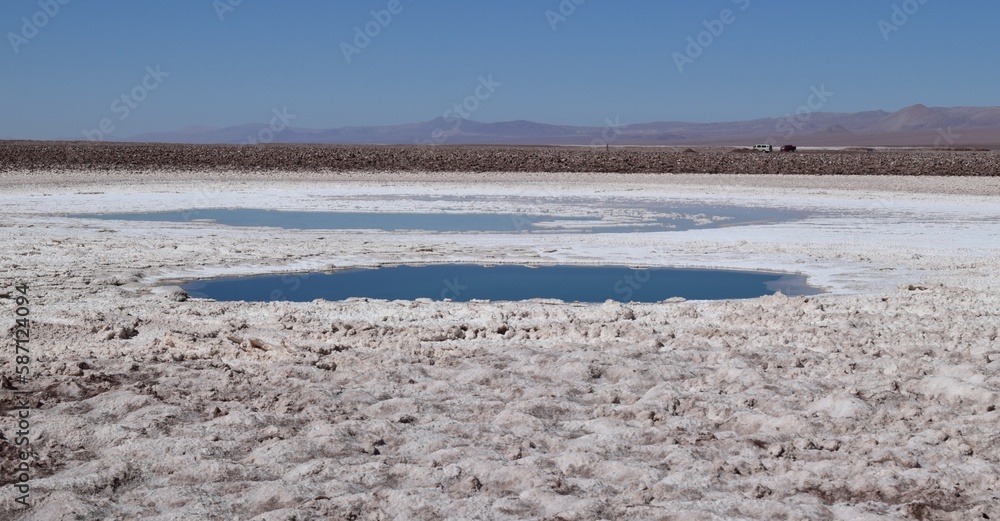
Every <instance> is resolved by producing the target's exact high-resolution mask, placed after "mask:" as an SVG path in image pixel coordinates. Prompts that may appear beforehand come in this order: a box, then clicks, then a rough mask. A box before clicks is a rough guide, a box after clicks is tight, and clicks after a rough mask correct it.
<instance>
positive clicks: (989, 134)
mask: <svg viewBox="0 0 1000 521" xmlns="http://www.w3.org/2000/svg"><path fill="white" fill-rule="evenodd" d="M117 141H133V142H155V143H192V144H240V143H244V144H258V143H263V144H266V143H300V144H305V143H312V144H455V145H460V144H523V145H543V144H548V145H593V146H605V145H671V144H675V145H690V144H747V143H756V142H771V143H774V144H778V143H785V142H789V143H793V142H794V143H802V144H823V143H828V144H858V145H861V144H871V145H875V144H896V145H900V144H912V145H927V144H935V145H939V146H940V145H942V144H947V145H958V144H966V143H973V142H975V143H983V142H1000V107H927V106H925V105H922V104H915V105H910V106H908V107H904V108H902V109H900V110H898V111H895V112H887V111H884V110H872V111H863V112H852V113H835V112H812V113H807V114H802V115H789V116H785V117H781V118H758V119H752V120H746V121H731V122H718V123H695V122H682V121H655V122H648V123H634V124H618V123H617V122H616V121H614V120H612V119H611V118H609V119H608V121H607V122H606V125H605V126H603V127H598V126H573V125H554V124H548V123H539V122H535V121H530V120H524V119H519V120H512V121H500V122H493V123H485V122H479V121H475V120H468V119H458V118H443V117H438V118H434V119H431V120H428V121H422V122H415V123H404V124H400V125H381V126H374V125H369V126H346V127H335V128H327V129H308V128H301V127H291V126H289V127H286V128H275V127H273V126H271V125H269V124H265V123H247V124H243V125H235V126H229V127H216V126H205V125H189V126H187V127H185V128H183V129H180V130H177V131H168V132H151V133H144V134H138V135H135V136H131V137H129V138H126V139H120V140H117ZM840 142H843V143H840Z"/></svg>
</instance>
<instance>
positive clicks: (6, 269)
mask: <svg viewBox="0 0 1000 521" xmlns="http://www.w3.org/2000/svg"><path fill="white" fill-rule="evenodd" d="M0 185H2V186H3V188H4V190H3V193H4V195H2V196H0V205H2V208H3V215H2V219H3V220H2V227H0V237H2V239H3V244H4V245H5V249H4V250H3V251H2V252H0V269H2V272H0V277H2V278H0V280H2V281H3V286H4V289H0V294H2V293H4V292H5V291H7V290H6V288H10V287H13V285H14V284H15V282H17V281H24V282H27V283H28V284H29V285H30V291H31V294H32V298H33V307H32V320H33V326H32V327H33V329H32V334H33V340H32V341H33V342H35V343H34V349H35V353H34V356H35V358H34V360H33V362H32V364H33V366H32V370H33V371H34V372H35V374H36V378H35V380H34V381H33V382H32V384H31V386H32V388H34V389H37V390H38V392H37V393H36V394H35V395H34V399H35V400H36V402H37V403H35V407H36V409H35V410H34V412H33V414H34V416H33V422H34V423H33V435H34V436H36V437H35V440H36V445H35V449H36V450H37V451H38V453H39V460H38V461H37V462H36V465H37V469H36V471H35V475H34V478H33V481H32V487H33V494H36V496H35V501H36V507H35V508H34V509H33V510H31V511H29V512H27V513H20V514H19V513H16V512H15V511H16V510H17V508H19V506H18V505H17V504H16V503H14V496H13V495H12V494H7V495H4V496H3V497H2V498H0V509H3V511H4V512H6V515H7V516H8V517H18V518H23V519H62V518H65V519H70V518H74V516H79V517H83V518H108V519H131V518H135V517H143V518H153V519H157V518H158V519H178V518H199V519H231V518H233V517H234V516H235V517H237V518H241V519H248V518H254V517H255V516H257V518H259V519H314V518H315V519H321V518H332V519H352V518H353V519H444V518H452V519H912V518H926V519H956V520H957V519H963V520H964V519H985V518H986V517H984V515H985V516H989V517H990V518H994V519H995V518H996V516H1000V508H998V505H1000V490H998V486H1000V478H998V476H1000V448H998V443H997V442H998V441H1000V434H998V432H1000V431H998V429H997V426H998V425H1000V413H998V412H997V411H996V404H997V401H998V396H1000V393H998V391H1000V342H998V341H997V329H998V326H1000V319H998V312H997V309H998V306H997V305H998V300H1000V299H998V296H997V289H998V288H997V286H998V283H997V273H998V269H1000V260H998V259H1000V210H998V208H1000V205H998V202H1000V189H998V182H997V181H996V180H995V179H993V178H934V177H919V178H887V177H864V176H851V177H843V178H842V177H836V176H830V177H807V176H801V177H800V176H783V177H781V178H774V177H761V176H698V175H676V176H672V175H635V174H633V175H616V174H580V175H566V174H529V173H517V174H458V173H450V174H414V173H407V174H392V173H364V172H358V173H353V174H337V175H322V174H307V173H301V172H296V173H291V172H290V173H284V174H282V173H268V174H246V173H231V174H227V173H225V172H213V173H211V174H209V173H205V174H203V175H198V174H197V173H187V174H184V175H180V176H177V175H173V174H169V173H166V172H156V171H148V172H136V173H134V174H133V175H123V174H121V173H115V174H110V173H102V172H99V171H94V172H66V173H59V172H52V173H49V174H40V173H38V172H32V173H24V174H19V173H17V172H13V173H12V172H7V173H5V174H4V176H3V177H2V179H0ZM435 196H448V197H451V198H452V199H449V200H441V199H435ZM457 196H468V197H473V196H474V197H477V198H479V199H477V200H476V202H475V204H474V205H473V204H472V203H464V202H463V201H461V200H455V199H454V197H457ZM537 196H545V197H549V198H576V199H574V200H577V199H580V200H583V201H584V203H585V202H586V201H587V200H590V201H597V200H602V199H603V200H615V201H618V202H620V203H623V205H624V206H627V203H628V201H630V200H638V199H642V198H645V199H649V198H652V199H665V200H666V199H669V200H673V201H698V202H706V203H714V204H735V205H741V206H760V207H771V208H792V209H799V210H807V211H809V212H810V214H811V215H810V217H808V218H806V219H803V220H800V221H793V222H784V223H777V224H764V225H758V226H741V227H731V228H719V229H707V230H694V231H685V232H663V233H644V234H589V235H588V234H560V235H548V234H546V235H536V234H518V235H473V234H434V233H394V232H380V233H368V232H360V233H359V232H356V231H342V232H331V231H328V230H281V229H274V228H230V227H222V226H218V225H215V224H212V223H136V222H116V221H85V220H75V219H69V218H66V217H62V216H60V214H64V213H83V212H107V211H116V212H125V211H163V210H183V209H189V208H192V207H233V206H241V207H252V208H270V209H288V210H325V211H385V210H387V209H391V210H392V211H400V212H402V211H469V210H473V211H480V212H488V211H497V212H504V213H507V212H517V211H524V212H527V211H539V212H541V213H543V214H550V215H565V216H571V215H585V214H587V208H586V205H585V204H583V205H581V206H579V207H575V208H570V207H566V206H563V205H556V204H546V203H545V202H544V201H541V202H539V201H538V200H537ZM484 200H488V202H487V203H484V202H483V201H484ZM473 206H474V207H473ZM402 262H420V263H429V262H442V263H444V262H477V263H501V262H505V263H532V264H556V263H561V264H563V263H579V264H596V263H605V264H626V265H664V266H684V267H723V268H741V269H760V270H784V271H794V272H801V273H803V274H806V275H808V276H809V277H810V282H811V283H812V284H814V285H818V286H821V287H823V288H824V289H825V290H826V291H827V293H826V294H824V295H821V296H818V297H808V298H806V297H797V298H787V297H784V296H781V295H777V296H771V297H764V298H760V299H752V300H733V301H717V302H707V301H705V302H698V301H689V302H677V301H671V302H666V303H660V304H634V305H623V304H617V303H607V304H597V305H589V304H566V303H560V302H556V301H530V302H510V303H504V302H498V303H490V302H472V303H453V302H430V301H416V302H409V301H405V302H404V301H396V302H385V301H374V300H364V299H358V300H351V301H345V302H325V301H315V302H308V303H288V302H266V303H250V304H234V303H218V302H211V301H203V300H197V299H187V298H185V296H184V295H183V294H182V293H180V292H179V291H178V290H177V289H175V288H171V287H169V286H166V287H165V286H162V284H164V283H170V282H171V281H176V280H189V279H191V278H199V277H211V276H220V275H236V274H251V273H285V272H308V271H311V270H326V269H331V268H334V267H338V268H340V267H349V266H373V265H381V264H393V263H402ZM307 283H308V279H303V278H301V277H290V278H289V279H288V283H287V286H286V287H283V288H281V289H282V291H295V288H296V287H297V286H296V285H297V284H307ZM8 307H9V308H10V309H13V307H12V306H8ZM11 319H13V315H11ZM7 336H8V337H9V338H7V339H5V342H6V343H7V344H9V345H8V348H7V351H8V352H13V339H12V335H7ZM3 364H4V365H3V371H4V373H5V374H9V373H11V372H12V367H13V361H12V357H10V356H8V357H3ZM4 412H5V414H4V415H3V417H2V419H0V431H3V432H4V433H8V438H10V437H11V436H10V434H9V433H10V432H11V431H12V428H13V427H14V425H15V422H16V418H15V413H14V412H12V411H10V406H9V404H8V405H6V406H5V410H4ZM2 444H8V446H9V442H4V441H0V445H2ZM8 448H9V447H5V448H4V450H2V451H0V454H3V455H5V456H4V457H5V458H10V457H11V456H10V451H9V450H8ZM10 461H12V460H10ZM5 464H6V463H5Z"/></svg>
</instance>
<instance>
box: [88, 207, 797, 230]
mask: <svg viewBox="0 0 1000 521" xmlns="http://www.w3.org/2000/svg"><path fill="white" fill-rule="evenodd" d="M622 209H623V207H621V206H619V207H616V208H604V209H602V208H599V207H592V208H589V210H588V214H589V215H590V216H587V217H567V216H554V215H543V214H529V213H507V214H505V213H441V212H435V213H387V212H322V211H284V210H262V209H255V208H206V209H195V210H183V211H172V212H152V213H108V214H71V215H68V217H72V218H77V219H102V220H120V221H138V222H142V221H147V222H177V223H182V222H211V223H216V224H221V225H226V226H260V227H274V228H283V229H296V230H380V231H428V232H440V233H470V232H471V233H635V232H664V231H684V230H693V229H707V228H719V227H724V226H745V225H751V224H767V223H775V222H786V221H790V220H794V219H801V218H803V217H804V216H805V215H806V214H805V212H800V211H793V210H786V209H774V208H743V207H732V206H730V207H707V206H657V205H647V206H635V207H629V208H627V211H624V212H623V210H622Z"/></svg>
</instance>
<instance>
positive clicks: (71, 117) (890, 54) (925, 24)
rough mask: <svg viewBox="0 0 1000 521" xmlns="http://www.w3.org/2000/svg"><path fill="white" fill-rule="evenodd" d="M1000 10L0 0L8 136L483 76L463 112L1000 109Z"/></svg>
mask: <svg viewBox="0 0 1000 521" xmlns="http://www.w3.org/2000/svg"><path fill="white" fill-rule="evenodd" d="M394 2H398V5H397V4H395V3H394ZM578 2H579V3H578ZM894 6H896V7H897V8H898V11H894ZM390 8H392V9H393V10H395V11H396V13H395V14H392V13H389V14H390V15H391V18H388V17H386V16H385V13H383V14H382V15H381V16H380V17H381V19H382V22H381V23H380V22H379V21H378V20H376V17H373V15H372V14H371V11H373V10H374V11H376V12H379V11H388V10H389V9H390ZM46 9H47V10H48V11H49V13H54V14H52V15H50V14H49V13H46V12H45V10H46ZM724 10H729V13H728V14H726V15H725V16H723V15H724ZM905 11H910V14H906V13H905ZM894 12H896V16H895V19H893V14H894ZM901 13H902V14H901ZM904 15H905V16H904ZM998 15H1000V3H998V2H996V1H995V0H965V1H963V2H961V3H960V4H959V3H957V2H945V1H944V0H923V2H921V1H920V0H906V1H902V0H840V1H838V2H820V1H808V0H780V1H779V0H703V1H694V0H690V1H669V0H659V1H656V0H633V1H629V0H618V1H612V0H583V1H581V0H370V1H369V0H358V1H346V0H343V1H338V0H284V1H277V0H271V1H267V0H242V1H240V0H169V1H168V0H159V1H154V0H100V1H84V0H41V1H39V0H3V2H2V3H0V30H2V32H3V34H4V41H3V43H2V44H0V70H2V71H3V74H2V76H0V99H2V100H3V101H2V104H3V110H2V111H0V137H3V138H30V139H45V138H82V131H83V130H87V129H95V128H98V127H99V126H100V123H101V121H102V120H107V121H108V122H110V123H112V125H113V131H112V132H111V133H110V134H111V135H113V136H114V137H117V138H121V137H126V136H129V135H132V134H136V133H140V132H148V131H158V130H174V129H177V128H180V127H183V126H186V125H215V126H226V125H236V124H242V123H248V122H266V121H267V120H268V119H269V118H270V117H272V116H273V110H274V109H284V108H287V111H288V113H290V114H292V115H294V120H293V121H292V124H293V125H295V126H300V127H310V128H327V127H337V126H347V125H383V124H396V123H406V122H414V121H423V120H428V119H431V118H434V117H436V116H440V115H442V114H443V113H444V112H445V111H446V110H447V109H448V108H449V107H452V106H453V105H454V104H455V103H460V102H462V101H463V100H465V99H466V98H467V97H468V96H472V95H475V93H476V88H477V86H478V85H479V84H480V78H481V77H482V78H490V77H491V76H492V79H493V82H494V83H495V84H499V85H495V88H494V89H492V92H489V93H488V96H483V98H485V99H482V100H481V101H480V102H479V103H478V107H477V108H476V110H475V111H474V112H472V113H471V114H470V116H471V118H472V119H475V120H480V121H507V120H513V119H530V120H534V121H541V122H546V123H563V124H573V125H593V126H601V125H603V124H604V121H605V119H606V118H615V117H617V118H618V119H619V121H620V122H621V123H623V124H627V123H640V122H649V121H728V120H740V119H751V118H755V117H769V116H775V117H780V116H784V115H786V114H788V113H791V112H793V111H794V110H795V109H796V108H797V107H799V106H800V105H802V104H804V103H805V102H806V101H807V99H808V97H809V95H810V94H811V88H812V87H821V86H823V87H825V89H826V91H828V92H832V93H833V95H832V96H830V97H829V99H828V100H827V101H826V102H825V103H823V106H822V108H821V110H824V111H834V112H853V111H861V110H871V109H885V110H896V109H899V108H902V107H904V106H907V105H911V104H914V103H924V104H927V105H930V106H957V105H1000V103H998V102H997V99H996V96H997V92H998V89H997V87H998V85H1000V67H997V54H996V53H997V50H998V49H1000V31H996V30H995V24H996V21H997V20H1000V16H998ZM23 18H27V20H28V24H27V26H26V24H25V22H24V20H23ZM722 19H725V20H724V21H723V20H722ZM715 20H719V22H714V21H715ZM880 20H884V21H885V22H886V23H885V24H882V27H881V28H880V27H879V21H880ZM36 22H44V23H41V24H37V23H36ZM898 22H902V23H898ZM706 23H707V25H706ZM887 24H892V25H891V26H889V25H887ZM39 25H40V26H39ZM366 26H367V27H368V29H369V33H371V34H375V36H374V37H367V40H368V41H365V39H364V38H363V39H360V40H358V42H357V43H360V44H362V45H363V47H362V46H355V49H353V50H351V49H350V48H348V51H349V52H348V54H350V62H348V60H347V59H346V58H345V53H344V48H343V44H345V43H346V44H348V45H354V44H355V36H356V30H357V29H358V28H360V30H361V31H362V32H363V31H364V29H365V27H366ZM713 30H714V32H715V33H716V34H712V31H713ZM886 35H887V36H888V40H887V39H886ZM688 38H691V39H692V40H688ZM699 39H700V40H701V43H702V44H705V43H707V45H701V44H699V43H698V40H699ZM691 41H694V42H695V44H696V45H695V46H692V47H690V48H689V43H690V42H691ZM354 50H356V51H358V52H353V51H354ZM675 53H679V54H675ZM678 56H680V57H681V58H678ZM678 60H679V61H680V62H681V65H682V67H681V68H679V67H678V65H677V63H678ZM157 66H159V71H160V73H158V74H155V75H150V73H149V72H148V71H150V70H156V67H157ZM681 69H683V70H681ZM144 84H145V85H144ZM483 93H486V91H484V90H482V89H481V91H480V94H483ZM132 94H135V97H134V98H133V97H132ZM123 95H125V96H126V99H125V100H122V99H121V98H122V96H123ZM140 98H141V101H140ZM116 100H117V101H116ZM109 128H110V127H109Z"/></svg>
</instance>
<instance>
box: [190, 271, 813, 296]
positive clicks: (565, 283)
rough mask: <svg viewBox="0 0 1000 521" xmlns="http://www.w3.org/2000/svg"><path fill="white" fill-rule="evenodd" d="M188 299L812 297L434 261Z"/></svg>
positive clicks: (684, 279)
mask: <svg viewBox="0 0 1000 521" xmlns="http://www.w3.org/2000/svg"><path fill="white" fill-rule="evenodd" d="M183 287H184V290H185V291H187V292H188V293H189V294H190V295H191V296H193V297H200V298H210V299H214V300H220V301H248V302H266V301H295V302H309V301H312V300H316V299H324V300H344V299H348V298H351V297H367V298H373V299H386V300H414V299H418V298H430V299H434V300H445V299H450V300H453V301H458V302H467V301H470V300H497V301H517V300H527V299H533V298H545V299H561V300H563V301H566V302H604V301H606V300H609V299H610V300H615V301H619V302H659V301H662V300H667V299H670V298H674V297H682V298H685V299H689V300H721V299H741V298H756V297H761V296H764V295H770V294H774V293H776V292H778V291H780V292H782V293H784V294H786V295H815V294H818V293H820V290H819V289H818V288H814V287H811V286H809V285H808V284H807V283H806V278H805V277H804V276H802V275H794V274H785V273H767V272H749V271H732V270H714V269H682V268H646V269H640V268H630V267H627V266H565V265H561V266H541V267H529V266H511V265H502V266H483V265H474V264H439V265H429V266H408V265H404V266H392V267H381V268H374V269H347V270H342V271H335V272H332V273H303V274H291V275H274V276H252V277H235V278H223V279H213V280H201V281H195V282H190V283H188V284H186V285H184V286H183Z"/></svg>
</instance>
